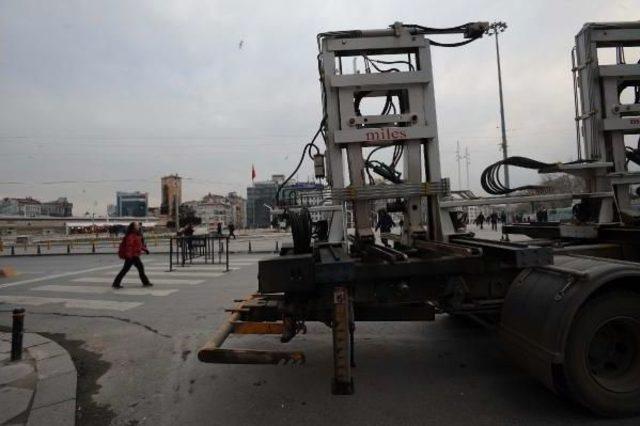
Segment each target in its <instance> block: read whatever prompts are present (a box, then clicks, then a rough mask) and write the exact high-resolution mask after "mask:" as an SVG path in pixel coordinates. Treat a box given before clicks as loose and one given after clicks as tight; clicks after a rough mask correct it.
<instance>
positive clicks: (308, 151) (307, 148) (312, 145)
mask: <svg viewBox="0 0 640 426" xmlns="http://www.w3.org/2000/svg"><path fill="white" fill-rule="evenodd" d="M324 124H325V119H324V118H323V119H322V121H320V126H319V127H318V130H317V131H316V133H315V134H314V135H313V138H311V142H309V143H307V144H306V145H305V146H304V148H303V149H302V155H301V156H300V161H298V165H297V166H296V168H295V169H294V170H293V172H291V174H290V175H289V177H287V178H286V179H285V180H284V181H283V182H282V183H281V184H280V185H279V186H278V190H277V191H276V204H279V203H280V192H281V191H282V188H284V187H285V186H286V185H287V183H289V181H290V180H291V178H292V177H293V176H295V174H296V173H298V170H300V167H301V166H302V162H303V161H304V157H305V155H306V154H308V155H309V157H310V158H313V156H312V155H311V148H315V149H316V154H320V148H318V146H317V145H316V144H315V141H316V139H318V136H320V135H323V136H324V134H323V132H322V128H323V126H324Z"/></svg>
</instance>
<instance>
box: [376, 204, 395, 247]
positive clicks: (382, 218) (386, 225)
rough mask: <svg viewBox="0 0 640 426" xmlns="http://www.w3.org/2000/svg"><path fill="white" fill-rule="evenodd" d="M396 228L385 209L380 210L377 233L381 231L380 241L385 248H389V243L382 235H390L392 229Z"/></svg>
mask: <svg viewBox="0 0 640 426" xmlns="http://www.w3.org/2000/svg"><path fill="white" fill-rule="evenodd" d="M394 226H396V224H395V223H394V222H393V219H392V218H391V215H389V213H387V211H386V210H385V209H380V211H379V212H378V223H376V231H377V230H378V229H379V230H380V240H381V241H382V244H384V246H385V247H389V242H388V240H387V239H386V238H382V234H388V233H389V232H391V228H392V227H394Z"/></svg>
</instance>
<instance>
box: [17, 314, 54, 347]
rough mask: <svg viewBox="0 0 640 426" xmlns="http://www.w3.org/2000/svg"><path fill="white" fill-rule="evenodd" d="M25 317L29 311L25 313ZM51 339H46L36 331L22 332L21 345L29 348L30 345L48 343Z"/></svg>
mask: <svg viewBox="0 0 640 426" xmlns="http://www.w3.org/2000/svg"><path fill="white" fill-rule="evenodd" d="M25 315H26V316H27V317H28V316H29V313H28V312H27V313H26V314H25ZM50 341H51V340H49V339H47V338H46V337H43V336H41V335H39V334H36V333H24V337H23V338H22V346H23V347H25V348H29V347H31V346H36V345H42V344H44V343H48V342H50Z"/></svg>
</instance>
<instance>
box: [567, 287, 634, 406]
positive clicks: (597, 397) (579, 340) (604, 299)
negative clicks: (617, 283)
mask: <svg viewBox="0 0 640 426" xmlns="http://www.w3.org/2000/svg"><path fill="white" fill-rule="evenodd" d="M563 371H564V375H565V380H566V387H567V391H568V394H569V395H568V396H570V397H571V398H572V399H574V400H575V401H576V402H578V403H579V404H581V405H583V406H585V407H586V408H588V409H589V410H591V411H593V412H594V413H596V414H599V415H602V416H607V417H624V416H630V415H634V414H638V413H640V295H639V294H637V293H632V292H625V291H616V292H611V293H605V294H603V295H601V296H598V297H596V298H595V299H592V300H590V301H588V302H587V303H586V304H585V305H584V306H583V307H582V308H580V311H578V314H577V315H576V318H575V320H574V322H573V324H572V327H571V331H570V333H569V337H568V340H567V346H566V352H565V364H564V369H563Z"/></svg>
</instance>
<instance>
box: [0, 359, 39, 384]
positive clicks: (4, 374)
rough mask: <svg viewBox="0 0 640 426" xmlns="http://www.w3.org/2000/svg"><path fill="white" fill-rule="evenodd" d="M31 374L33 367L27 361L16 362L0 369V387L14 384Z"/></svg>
mask: <svg viewBox="0 0 640 426" xmlns="http://www.w3.org/2000/svg"><path fill="white" fill-rule="evenodd" d="M31 373H33V366H32V365H31V363H29V361H18V362H14V363H10V364H5V365H3V366H1V367H0V385H5V384H7V383H11V382H15V381H16V380H20V379H22V378H23V377H26V376H28V375H29V374H31Z"/></svg>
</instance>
